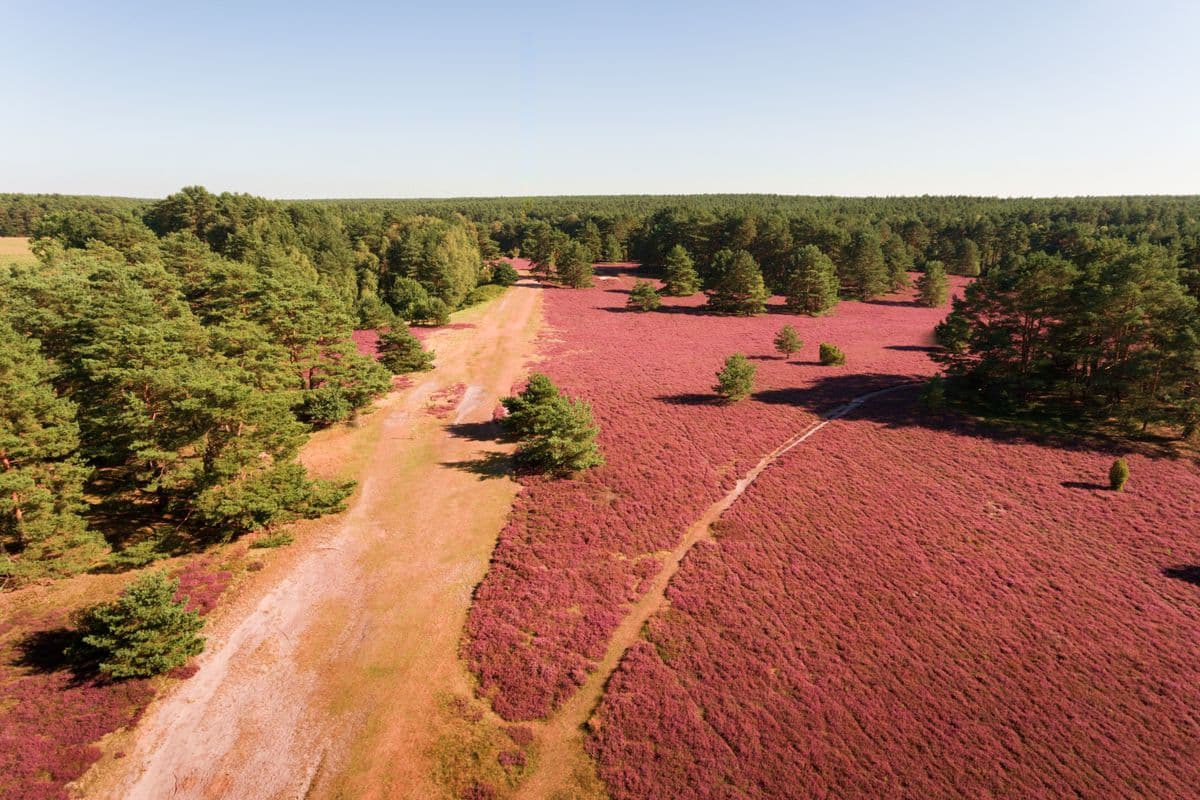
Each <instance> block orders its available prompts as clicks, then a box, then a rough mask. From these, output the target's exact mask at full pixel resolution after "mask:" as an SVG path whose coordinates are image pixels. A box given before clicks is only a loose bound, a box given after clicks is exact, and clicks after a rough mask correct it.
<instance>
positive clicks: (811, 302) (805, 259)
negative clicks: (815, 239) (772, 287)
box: [787, 244, 838, 317]
mask: <svg viewBox="0 0 1200 800" xmlns="http://www.w3.org/2000/svg"><path fill="white" fill-rule="evenodd" d="M837 303H838V277H837V267H835V266H834V264H833V261H831V260H830V258H829V256H827V255H825V254H824V253H822V252H821V248H819V247H817V246H816V245H815V244H808V245H805V246H804V247H801V248H800V250H799V251H798V252H797V253H796V254H795V255H794V256H793V257H792V265H791V270H790V271H789V273H788V279H787V306H788V308H789V309H791V310H792V311H802V312H804V313H805V314H809V315H811V316H814V317H815V316H819V315H821V314H827V313H829V312H830V311H831V310H833V308H834V306H836V305H837Z"/></svg>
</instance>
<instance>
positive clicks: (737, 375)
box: [713, 353, 758, 403]
mask: <svg viewBox="0 0 1200 800" xmlns="http://www.w3.org/2000/svg"><path fill="white" fill-rule="evenodd" d="M757 373H758V368H757V367H755V366H754V365H753V364H751V363H750V361H749V360H748V359H747V358H746V357H745V356H744V355H742V354H741V353H734V354H733V355H731V356H729V357H728V358H726V359H725V364H724V366H722V367H721V369H719V370H717V383H716V385H715V386H713V391H714V392H716V393H717V394H718V395H719V396H720V397H722V398H724V399H725V401H726V402H729V403H736V402H737V401H739V400H744V399H746V398H747V397H749V396H750V393H751V392H753V391H754V376H755V375H756V374H757Z"/></svg>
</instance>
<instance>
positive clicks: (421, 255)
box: [386, 217, 483, 310]
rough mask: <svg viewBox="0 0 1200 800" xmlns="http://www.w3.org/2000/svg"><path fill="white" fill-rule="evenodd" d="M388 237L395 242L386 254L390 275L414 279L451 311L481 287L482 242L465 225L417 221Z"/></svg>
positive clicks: (409, 223)
mask: <svg viewBox="0 0 1200 800" xmlns="http://www.w3.org/2000/svg"><path fill="white" fill-rule="evenodd" d="M389 235H390V236H391V237H393V238H392V242H391V244H390V246H389V248H388V252H387V259H386V263H387V271H388V273H389V274H390V275H393V276H394V277H396V278H399V277H407V278H413V279H415V280H416V281H418V282H419V283H420V284H421V285H422V286H424V287H425V289H426V290H427V291H428V292H429V295H430V296H431V297H437V298H439V299H441V300H442V302H444V303H445V304H446V305H447V306H449V307H450V308H451V309H454V308H458V307H459V305H460V304H461V303H462V301H463V299H464V298H465V297H466V296H467V293H468V292H470V291H471V290H472V289H474V288H475V286H476V285H477V284H478V282H479V276H480V274H481V272H482V271H483V260H482V257H481V256H480V253H479V240H478V237H477V236H476V235H475V233H474V232H473V231H472V230H471V229H469V228H468V227H467V226H466V225H463V224H459V223H456V222H450V221H447V220H442V219H436V218H433V217H416V218H413V219H410V220H406V221H405V222H403V223H401V224H399V225H397V226H396V227H395V228H394V229H393V231H392V232H391V233H390V234H389ZM397 310H399V309H397Z"/></svg>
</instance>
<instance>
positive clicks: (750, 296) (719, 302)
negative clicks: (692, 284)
mask: <svg viewBox="0 0 1200 800" xmlns="http://www.w3.org/2000/svg"><path fill="white" fill-rule="evenodd" d="M713 272H714V273H715V274H716V275H718V276H719V277H718V278H717V281H716V285H714V286H713V288H712V290H711V291H709V293H708V307H709V308H710V309H712V310H713V311H717V312H721V313H726V314H738V315H741V316H747V317H748V316H753V315H755V314H762V313H763V312H765V311H766V310H767V298H768V297H770V295H769V294H768V293H767V289H766V286H765V285H764V284H763V276H762V272H761V271H760V270H759V268H758V263H757V262H756V261H755V260H754V256H752V255H750V254H749V253H747V252H746V251H745V250H737V251H730V250H722V251H720V252H719V253H717V254H716V256H714V257H713Z"/></svg>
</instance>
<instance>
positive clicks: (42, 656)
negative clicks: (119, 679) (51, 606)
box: [11, 625, 107, 686]
mask: <svg viewBox="0 0 1200 800" xmlns="http://www.w3.org/2000/svg"><path fill="white" fill-rule="evenodd" d="M82 635H83V634H82V633H81V632H80V631H78V630H75V629H73V628H67V627H64V626H61V625H60V626H58V627H55V628H46V629H43V630H40V631H32V632H30V633H28V634H26V635H25V636H24V637H22V638H21V639H20V640H19V641H17V643H16V645H15V649H16V657H15V658H14V659H13V660H12V662H11V664H12V666H14V667H19V668H22V669H26V670H29V671H31V672H36V673H40V674H43V675H45V674H50V673H54V672H70V673H71V679H70V683H71V685H72V686H79V685H81V684H84V683H90V682H96V681H104V680H107V679H105V678H103V677H102V676H101V675H100V670H99V666H100V665H99V664H98V663H97V661H98V659H96V658H94V657H91V658H89V657H87V656H84V655H82V654H77V655H68V648H70V647H72V646H76V645H79V644H80V639H81V637H82ZM83 650H84V651H85V652H86V648H83Z"/></svg>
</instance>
